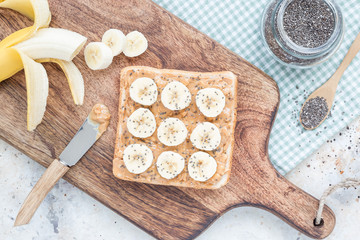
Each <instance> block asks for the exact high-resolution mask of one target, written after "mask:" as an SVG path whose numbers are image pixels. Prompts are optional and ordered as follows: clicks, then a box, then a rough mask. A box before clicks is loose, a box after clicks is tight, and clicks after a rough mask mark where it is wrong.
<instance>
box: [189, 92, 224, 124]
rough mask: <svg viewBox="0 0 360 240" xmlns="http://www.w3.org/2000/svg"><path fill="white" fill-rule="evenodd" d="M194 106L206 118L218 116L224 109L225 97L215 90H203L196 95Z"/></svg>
mask: <svg viewBox="0 0 360 240" xmlns="http://www.w3.org/2000/svg"><path fill="white" fill-rule="evenodd" d="M195 99H196V105H197V107H198V108H199V110H200V111H201V112H202V113H203V114H204V115H205V116H206V117H216V116H218V115H219V114H220V113H221V112H222V111H223V110H224V107H225V95H224V93H223V92H222V91H221V90H219V89H217V88H205V89H202V90H200V91H199V92H198V93H197V94H196V98H195Z"/></svg>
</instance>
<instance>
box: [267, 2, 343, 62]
mask: <svg viewBox="0 0 360 240" xmlns="http://www.w3.org/2000/svg"><path fill="white" fill-rule="evenodd" d="M261 34H262V38H263V41H264V43H265V47H266V48H267V50H268V51H269V52H270V53H271V54H272V55H273V56H274V57H275V58H276V59H277V60H278V61H279V62H281V63H283V64H285V65H287V66H291V67H297V68H307V67H311V66H314V65H317V64H319V63H322V62H324V61H326V60H327V59H329V58H330V57H331V56H332V55H333V54H334V53H335V52H336V50H337V49H338V48H339V46H340V44H341V42H342V39H343V35H344V21H343V16H342V14H341V10H340V8H339V6H338V5H337V4H336V3H335V2H334V1H333V0H273V1H271V2H270V3H269V4H268V5H267V7H266V9H265V11H264V14H263V18H262V22H261Z"/></svg>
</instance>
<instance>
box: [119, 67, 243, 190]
mask: <svg viewBox="0 0 360 240" xmlns="http://www.w3.org/2000/svg"><path fill="white" fill-rule="evenodd" d="M140 77H149V78H151V79H153V80H154V81H155V83H156V85H157V87H158V91H159V95H158V99H157V101H156V102H155V103H154V104H153V105H151V106H149V107H147V108H148V109H150V110H151V112H152V113H153V114H154V116H155V119H156V125H157V127H158V126H159V125H160V123H161V122H162V120H164V119H166V118H168V117H176V118H179V119H180V120H181V121H183V122H184V123H185V125H186V127H187V130H188V137H187V138H186V140H185V141H184V142H183V143H182V144H180V145H178V146H175V147H168V146H165V145H163V144H162V143H161V142H159V140H158V138H157V132H156V131H155V133H154V134H153V135H152V136H150V137H148V138H145V139H140V138H136V137H134V136H132V135H131V134H130V133H129V131H128V130H127V126H126V122H127V119H128V117H129V116H130V115H131V114H132V113H133V112H134V111H135V110H136V109H138V108H140V107H144V106H141V105H140V104H138V103H136V102H134V101H133V100H132V99H131V98H130V93H129V89H130V85H131V83H132V82H133V81H135V80H136V79H137V78H140ZM174 80H176V81H179V82H181V83H183V84H185V85H186V86H187V87H188V89H189V90H190V92H191V94H192V101H191V104H190V106H189V107H187V108H185V109H183V110H180V111H171V110H169V109H167V108H165V107H164V106H163V104H162V103H161V100H160V95H161V91H162V89H163V88H164V87H165V86H166V84H167V83H169V82H171V81H174ZM208 87H213V88H218V89H220V90H221V91H222V92H223V93H224V95H225V97H226V105H225V108H224V110H223V111H222V113H221V114H220V115H219V116H217V117H216V118H207V117H205V116H204V115H203V114H202V113H201V112H200V111H199V109H198V108H197V106H196V103H195V96H196V94H197V92H198V91H199V90H200V89H203V88H208ZM236 105H237V79H236V76H235V75H234V74H233V73H232V72H209V73H202V72H186V71H179V70H168V69H156V68H151V67H139V66H134V67H126V68H124V69H123V70H122V71H121V79H120V101H119V122H118V129H117V134H116V144H115V154H114V160H113V173H114V175H115V176H116V177H117V178H120V179H123V180H128V181H135V182H144V183H151V184H161V185H172V186H181V187H193V188H208V189H216V188H219V187H221V186H224V185H225V184H226V183H227V182H228V181H229V177H230V170H231V164H232V153H233V148H234V131H235V123H236ZM201 122H211V123H213V124H215V125H216V126H217V127H218V128H219V130H220V133H221V143H220V146H219V147H218V148H217V149H215V150H213V151H206V152H207V153H209V154H210V155H211V156H212V157H214V158H215V160H216V162H217V170H216V173H215V174H214V176H213V177H211V178H210V179H208V180H207V181H205V182H199V181H195V180H194V179H192V178H191V177H190V176H189V174H188V168H187V163H188V161H189V158H190V156H191V155H192V154H193V153H195V152H197V151H200V150H198V149H196V148H195V147H194V146H193V145H192V143H191V141H190V134H191V132H192V131H193V129H194V128H195V127H196V125H197V124H198V123H201ZM134 143H140V144H144V145H146V146H147V147H149V148H150V149H151V150H152V152H153V155H154V160H153V162H152V165H151V166H150V168H149V169H147V170H146V171H145V172H143V173H140V174H133V173H131V172H129V171H128V170H127V168H126V166H125V164H124V161H123V153H124V150H125V148H126V147H127V146H129V145H130V144H134ZM164 151H174V152H177V153H179V154H180V155H182V156H183V157H184V158H185V168H184V170H183V171H182V172H181V173H180V174H179V175H178V176H177V177H175V178H173V179H170V180H168V179H165V178H163V177H161V176H160V174H159V173H158V171H157V168H156V160H157V157H158V156H159V155H160V153H162V152H164Z"/></svg>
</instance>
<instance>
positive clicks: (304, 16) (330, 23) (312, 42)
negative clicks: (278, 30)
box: [283, 0, 335, 48]
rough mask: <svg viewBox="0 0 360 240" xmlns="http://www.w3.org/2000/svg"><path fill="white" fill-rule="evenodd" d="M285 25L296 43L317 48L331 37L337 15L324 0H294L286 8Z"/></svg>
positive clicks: (287, 32)
mask: <svg viewBox="0 0 360 240" xmlns="http://www.w3.org/2000/svg"><path fill="white" fill-rule="evenodd" d="M283 25H284V30H285V32H286V34H287V35H288V36H289V38H290V39H291V40H292V41H293V42H294V43H295V44H297V45H300V46H303V47H306V48H316V47H319V46H321V45H323V44H325V43H326V42H327V41H328V40H329V39H330V37H331V35H332V33H333V32H334V27H335V16H334V13H333V12H332V10H331V9H330V7H329V5H328V4H327V3H325V2H324V0H294V1H292V2H291V3H290V4H289V5H288V6H287V7H286V9H285V13H284V17H283Z"/></svg>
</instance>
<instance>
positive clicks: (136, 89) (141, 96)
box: [130, 77, 158, 106]
mask: <svg viewBox="0 0 360 240" xmlns="http://www.w3.org/2000/svg"><path fill="white" fill-rule="evenodd" d="M157 96H158V90H157V86H156V84H155V82H154V80H152V79H151V78H148V77H142V78H138V79H136V80H135V81H134V82H133V83H132V84H131V86H130V97H131V99H132V100H134V101H135V102H137V103H140V104H141V105H144V106H150V105H152V104H153V103H155V102H156V99H157Z"/></svg>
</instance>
